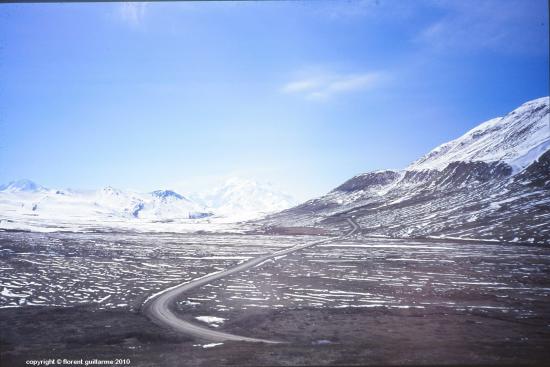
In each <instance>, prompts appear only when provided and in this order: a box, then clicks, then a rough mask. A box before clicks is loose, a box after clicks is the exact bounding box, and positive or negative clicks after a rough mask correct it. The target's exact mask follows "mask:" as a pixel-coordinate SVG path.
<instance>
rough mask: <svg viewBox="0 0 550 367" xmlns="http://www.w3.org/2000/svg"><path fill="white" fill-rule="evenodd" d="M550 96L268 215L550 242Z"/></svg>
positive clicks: (278, 220) (320, 223) (391, 231)
mask: <svg viewBox="0 0 550 367" xmlns="http://www.w3.org/2000/svg"><path fill="white" fill-rule="evenodd" d="M549 109H550V107H549V98H548V97H544V98H539V99H536V100H533V101H530V102H527V103H525V104H523V105H522V106H520V107H519V108H517V109H516V110H514V111H512V112H511V113H509V114H508V115H506V116H504V117H499V118H495V119H492V120H489V121H487V122H484V123H482V124H480V125H479V126H477V127H476V128H474V129H472V130H470V131H469V132H467V133H466V134H464V135H463V136H461V137H459V138H458V139H455V140H453V141H450V142H448V143H445V144H443V145H440V146H439V147H437V148H435V149H434V150H432V151H431V152H429V153H428V154H426V155H425V156H423V157H421V158H420V159H418V160H416V161H415V162H413V163H412V164H411V165H409V166H408V167H407V168H405V169H403V170H386V171H375V172H367V173H364V174H361V175H358V176H355V177H353V178H351V179H350V180H348V181H346V182H345V183H343V184H342V185H340V186H339V187H337V188H335V189H334V190H333V191H331V192H329V193H328V194H326V195H324V196H322V197H320V198H316V199H313V200H309V201H307V202H306V203H303V204H301V205H298V206H296V207H294V208H291V209H288V210H285V211H283V212H280V213H277V214H275V215H272V216H269V217H267V219H265V220H264V221H262V222H260V223H261V224H263V225H265V226H270V227H273V226H274V227H296V226H313V227H321V228H323V229H325V230H335V231H341V230H342V229H343V228H344V227H345V226H346V225H347V224H346V222H345V219H344V217H345V216H350V215H353V216H355V218H356V220H357V222H359V224H360V225H361V227H362V228H363V231H364V232H365V233H368V234H372V235H384V236H395V237H410V236H413V237H414V236H419V237H425V236H447V237H462V238H484V239H494V240H504V241H525V242H537V243H550V229H549V228H550V226H548V223H550V210H548V208H550V170H549V166H550V163H549V162H550V151H549V148H550V117H549Z"/></svg>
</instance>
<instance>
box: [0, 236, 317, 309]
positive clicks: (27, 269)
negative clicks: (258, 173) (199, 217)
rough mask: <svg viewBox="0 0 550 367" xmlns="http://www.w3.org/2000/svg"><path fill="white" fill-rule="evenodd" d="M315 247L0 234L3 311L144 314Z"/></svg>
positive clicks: (218, 239)
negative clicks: (213, 277)
mask: <svg viewBox="0 0 550 367" xmlns="http://www.w3.org/2000/svg"><path fill="white" fill-rule="evenodd" d="M315 239H318V237H315ZM312 240H313V239H312V238H311V237H308V236H301V237H289V236H288V237H285V236H283V237H277V238H273V237H268V236H252V235H247V236H244V235H228V234H226V235H217V236H210V235H185V234H149V235H140V234H121V233H117V234H74V233H73V234H67V233H24V232H0V243H1V244H2V245H1V247H0V307H19V306H25V305H40V306H54V305H55V306H73V305H82V304H86V305H89V304H94V305H97V307H98V308H100V309H108V308H131V309H137V308H138V307H139V306H140V305H141V303H142V302H143V300H145V299H146V298H147V297H148V296H149V295H151V294H153V293H155V292H157V291H159V290H162V289H164V288H167V287H169V286H172V285H175V284H179V283H182V282H186V281H189V280H191V279H193V278H197V277H200V276H203V275H205V274H207V273H211V272H214V271H216V270H221V269H225V268H227V267H231V266H234V265H236V264H238V263H240V262H242V261H245V260H247V259H249V258H252V257H256V256H258V255H260V254H264V253H266V252H270V251H273V250H276V249H281V248H282V247H286V246H292V245H296V244H299V243H302V242H307V241H312Z"/></svg>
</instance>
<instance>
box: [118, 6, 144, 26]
mask: <svg viewBox="0 0 550 367" xmlns="http://www.w3.org/2000/svg"><path fill="white" fill-rule="evenodd" d="M146 10H147V3H145V2H131V3H129V2H125V3H120V4H119V6H118V16H119V17H120V19H121V20H122V21H123V22H125V23H127V24H129V25H132V26H137V25H139V24H140V23H141V22H142V21H143V19H144V18H145V14H146Z"/></svg>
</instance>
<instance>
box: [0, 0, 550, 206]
mask: <svg viewBox="0 0 550 367" xmlns="http://www.w3.org/2000/svg"><path fill="white" fill-rule="evenodd" d="M546 6H547V5H546V1H545V0H540V1H538V0H531V1H530V0H520V1H512V0H498V1H468V0H462V1H435V0H415V1H385V0H378V1H309V2H305V1H304V2H300V1H295V2H292V1H285V2H239V3H232V2H223V3H215V2H204V3H203V2H197V3H177V2H166V3H107V4H100V3H99V4H98V3H81V4H10V5H5V4H3V5H0V75H2V78H1V79H0V137H1V139H0V182H6V181H10V180H13V179H17V178H30V179H33V180H35V181H37V182H39V183H41V184H43V185H45V186H51V187H75V188H97V187H102V186H105V185H113V186H117V187H121V188H133V189H138V190H152V189H156V188H165V187H171V188H176V189H178V190H180V191H183V192H186V191H194V190H199V189H200V188H202V187H208V186H211V185H213V184H214V183H217V182H219V181H220V180H223V179H224V178H226V177H229V176H241V177H248V178H253V179H257V180H260V181H270V182H272V183H273V184H274V185H275V186H276V187H279V188H281V189H283V190H286V191H287V192H289V193H291V194H293V195H295V196H296V197H298V198H300V199H306V198H309V197H312V196H315V195H319V194H322V193H324V192H326V191H328V190H330V189H332V188H333V187H335V186H336V185H338V184H340V183H341V182H343V181H344V180H346V179H348V178H350V177H351V176H353V175H355V174H358V173H361V172H365V171H369V170H374V169H382V168H401V167H405V166H406V165H407V164H408V163H410V162H411V161H412V160H414V159H416V158H418V157H419V156H421V155H422V154H424V153H426V152H427V151H429V150H430V149H432V148H433V147H435V146H437V145H439V144H440V143H442V142H444V141H447V140H451V139H453V138H456V137H458V136H459V135H461V134H462V133H464V132H465V131H467V130H468V129H470V128H472V127H474V126H475V125H477V124H478V123H480V122H482V121H484V120H487V119H489V118H492V117H496V116H500V115H503V114H505V113H507V112H509V111H510V110H512V109H514V108H515V107H517V106H519V105H520V104H521V103H523V102H525V101H527V100H530V99H533V98H537V97H541V96H544V95H548V94H549V93H548V79H549V75H548V63H549V60H548V33H547V32H548V17H547V14H548V11H547V8H546Z"/></svg>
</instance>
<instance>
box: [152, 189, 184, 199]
mask: <svg viewBox="0 0 550 367" xmlns="http://www.w3.org/2000/svg"><path fill="white" fill-rule="evenodd" d="M151 195H152V196H154V197H156V198H159V199H168V198H174V199H178V200H187V199H186V198H185V197H184V196H183V195H180V194H178V193H177V192H175V191H172V190H155V191H153V192H151Z"/></svg>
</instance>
